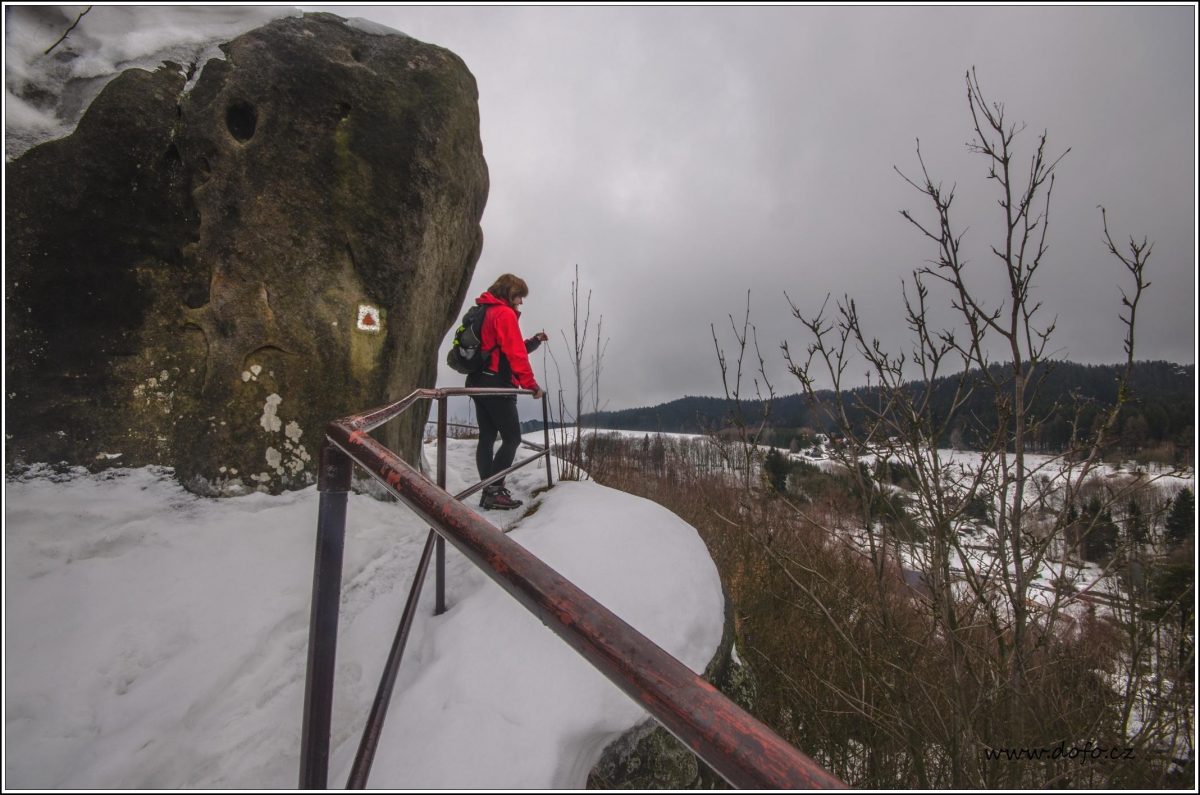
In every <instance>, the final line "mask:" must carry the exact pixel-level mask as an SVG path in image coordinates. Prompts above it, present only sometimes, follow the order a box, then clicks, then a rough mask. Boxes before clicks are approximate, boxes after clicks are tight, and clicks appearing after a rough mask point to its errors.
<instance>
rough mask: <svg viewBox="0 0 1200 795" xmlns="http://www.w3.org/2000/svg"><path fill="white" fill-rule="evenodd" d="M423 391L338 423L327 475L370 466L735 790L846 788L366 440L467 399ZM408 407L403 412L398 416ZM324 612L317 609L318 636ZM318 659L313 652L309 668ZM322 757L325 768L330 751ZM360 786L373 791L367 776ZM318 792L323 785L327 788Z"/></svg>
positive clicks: (330, 433) (314, 752)
mask: <svg viewBox="0 0 1200 795" xmlns="http://www.w3.org/2000/svg"><path fill="white" fill-rule="evenodd" d="M418 392H419V393H421V394H418V393H414V394H413V395H410V396H409V397H408V398H405V399H404V400H403V401H400V402H398V403H395V404H392V405H390V406H385V407H382V408H380V409H376V410H372V411H370V412H365V413H364V414H360V415H356V416H354V417H348V418H345V419H343V420H338V421H335V422H332V423H330V425H329V427H328V429H327V431H326V438H327V439H328V443H329V444H328V446H327V447H326V453H325V455H323V456H322V461H323V466H325V465H326V464H325V462H326V461H328V462H330V463H329V464H328V466H329V468H330V470H329V471H330V472H331V474H333V475H338V476H339V477H340V476H341V473H342V472H343V471H344V470H345V469H346V468H347V467H348V466H349V464H350V462H353V463H354V464H358V465H359V466H361V467H363V468H364V469H365V470H366V471H367V472H368V473H369V474H370V475H371V476H372V477H374V478H375V479H377V480H378V481H379V482H380V483H382V484H383V485H384V486H385V487H386V488H387V489H388V491H390V492H391V493H392V494H394V495H395V496H396V497H397V498H398V499H400V501H402V502H403V503H405V504H406V505H408V507H409V508H411V509H412V510H413V511H415V512H416V513H417V514H418V515H420V516H421V517H422V518H424V519H425V520H427V521H428V522H429V523H430V525H431V526H432V527H433V528H434V529H435V530H436V531H437V533H438V534H439V535H441V536H442V537H444V538H445V539H446V540H447V541H449V542H450V543H451V544H453V545H454V546H455V548H456V549H458V550H459V551H460V552H461V553H462V554H463V555H464V556H465V557H466V558H467V559H468V560H470V561H471V562H472V563H474V564H475V565H476V566H477V567H479V568H480V569H481V570H482V571H483V572H484V573H485V574H486V575H488V576H489V577H490V578H491V579H492V580H494V581H495V582H496V583H497V584H498V585H500V587H501V588H503V589H504V590H505V591H506V592H507V593H508V594H509V595H511V596H512V597H514V598H515V599H516V600H517V601H518V602H520V603H521V604H522V605H524V606H525V608H526V609H528V610H529V611H530V612H531V613H533V614H534V615H535V616H537V618H538V619H539V620H541V621H542V623H543V624H545V625H546V626H547V627H548V628H550V629H551V630H552V631H553V632H554V633H555V634H556V635H558V636H559V638H561V639H562V640H564V641H565V642H566V643H567V644H568V645H570V646H571V647H572V648H574V649H575V650H576V651H577V652H578V653H579V654H580V655H581V656H583V658H584V659H585V660H587V661H588V662H589V663H590V664H591V665H593V666H594V667H595V668H596V669H597V670H598V671H600V672H601V673H603V674H604V675H605V676H606V677H607V678H608V679H609V681H611V682H613V683H614V684H615V685H617V686H618V687H619V688H621V690H623V691H624V692H625V693H626V694H627V695H629V696H630V697H631V698H633V699H634V700H635V701H637V702H638V703H639V704H641V705H642V706H643V707H644V708H645V709H646V710H647V711H648V712H649V713H650V714H651V715H653V716H654V718H655V719H656V720H657V721H658V722H659V723H660V724H661V725H662V726H664V727H665V728H666V729H667V730H668V731H670V732H671V733H672V734H673V735H675V736H676V737H677V738H678V739H679V740H680V741H681V742H683V743H684V744H685V745H686V746H688V747H689V748H690V749H691V750H692V751H693V752H694V753H695V754H696V755H697V756H698V757H700V759H702V760H703V761H704V762H705V763H706V764H708V765H709V766H710V767H711V768H712V769H713V770H715V771H716V772H717V773H718V774H719V775H721V776H722V777H723V778H724V779H725V780H726V781H728V782H729V783H730V784H733V785H734V786H738V787H749V788H757V789H765V788H771V789H815V788H844V787H845V786H846V785H845V784H844V783H843V782H842V781H840V780H839V779H838V778H836V777H835V776H833V775H832V774H830V773H829V772H828V771H826V770H824V769H823V768H821V766H820V765H818V764H817V763H816V762H815V761H814V760H812V759H811V758H809V757H808V756H806V755H805V754H803V753H801V752H800V751H798V750H796V749H795V748H794V747H792V746H791V745H789V744H788V743H787V742H786V741H784V740H783V739H782V738H781V737H779V735H777V734H776V733H775V732H774V731H772V730H771V729H770V728H769V727H767V726H766V725H765V724H763V723H761V722H760V721H758V720H757V719H755V718H754V717H753V716H751V715H750V714H749V713H747V712H746V711H745V710H743V709H742V708H740V707H738V706H737V705H736V704H734V703H733V702H732V701H730V700H729V699H728V698H726V697H725V696H724V695H723V694H721V693H720V692H719V691H718V690H717V689H716V688H715V687H713V686H712V685H711V684H709V683H708V682H705V681H704V680H703V679H702V678H700V677H699V676H698V675H697V674H696V673H695V672H693V671H692V670H691V669H689V668H688V667H687V666H685V665H684V664H683V663H681V662H679V661H678V660H676V659H675V658H674V657H672V656H671V655H670V654H668V653H667V652H666V651H664V650H663V649H662V648H660V647H659V646H658V645H657V644H655V643H654V642H653V641H651V640H650V639H649V638H647V637H646V636H645V635H643V634H641V633H640V632H638V631H637V630H636V629H634V628H633V627H631V626H630V625H629V624H627V623H626V622H625V621H623V620H622V619H621V618H620V617H618V616H617V615H616V614H614V613H613V612H612V611H610V610H609V609H608V608H606V607H604V605H602V604H600V603H599V602H597V601H596V600H594V599H593V598H592V597H591V596H589V595H588V594H587V593H585V592H583V591H582V590H580V589H579V588H578V587H577V586H575V585H574V584H573V583H572V582H570V581H569V580H567V579H566V578H565V577H563V576H562V575H560V574H559V573H558V572H556V571H555V570H554V569H552V568H551V567H550V566H547V565H546V564H545V563H543V562H542V561H541V560H540V559H538V558H537V557H535V556H534V555H533V554H531V553H530V552H528V551H527V550H526V549H525V548H524V547H522V546H521V545H520V544H517V543H516V542H514V541H512V540H511V539H509V538H508V537H507V536H506V535H505V534H504V533H502V532H501V531H500V530H499V529H498V528H496V527H495V526H494V525H492V524H491V523H489V522H488V521H486V520H485V519H483V518H482V517H480V516H479V515H478V514H476V513H475V512H474V511H472V510H471V509H470V508H468V507H466V506H465V505H463V504H462V503H460V502H458V501H457V500H456V499H455V498H454V497H452V496H451V495H450V494H448V493H446V492H445V491H444V490H443V489H442V488H439V487H438V486H437V485H436V484H434V483H432V482H431V481H430V480H429V479H428V478H427V477H425V476H424V475H422V474H421V473H419V472H417V471H416V470H415V469H413V468H412V467H411V466H410V465H408V464H407V463H405V462H404V461H403V460H401V459H400V458H399V457H398V456H397V455H396V454H395V453H393V452H392V451H391V450H389V449H387V448H386V447H384V446H383V445H382V444H380V443H379V442H378V441H376V440H375V439H373V438H371V437H370V436H369V435H367V430H369V429H370V428H374V427H378V426H379V425H380V424H382V423H383V422H386V421H387V419H390V418H392V417H394V416H396V414H398V413H400V411H403V410H404V408H407V407H408V406H409V405H411V404H412V403H413V402H415V400H417V399H419V398H420V397H435V398H440V397H444V396H446V395H449V394H464V391H463V390H418ZM507 393H512V390H509V391H507ZM402 404H403V407H402V408H400V409H399V410H398V411H395V410H394V409H395V408H396V407H398V406H401V405H402ZM543 405H544V404H543ZM381 417H382V419H380V418H381ZM539 455H541V454H539ZM535 457H536V456H535ZM323 473H324V469H323ZM344 483H345V485H346V486H347V487H348V478H344ZM337 488H338V486H337V484H332V485H331V487H330V488H329V489H328V490H329V491H330V492H331V493H333V494H337V493H339V492H338V491H337ZM322 496H323V497H324V492H323V494H322ZM319 548H320V546H319ZM339 565H340V563H339ZM314 593H315V587H314ZM314 600H315V597H314ZM316 612H317V607H316V603H315V601H314V627H315V626H316V623H315V622H316V617H315V616H316ZM312 655H313V652H312V650H311V647H310V666H311V665H312V664H313V663H312V659H313V657H312ZM310 679H311V674H310ZM308 704H309V700H308V699H307V698H306V709H305V720H306V724H305V733H304V734H305V742H306V743H309V742H311V741H312V734H311V732H310V730H309V727H308V715H309V706H308ZM326 740H327V738H326ZM321 750H322V749H319V748H312V747H309V746H306V748H305V749H304V753H303V754H302V770H301V785H302V786H308V787H311V786H313V784H314V780H313V778H312V776H309V778H308V780H306V777H305V765H308V764H310V762H309V761H308V760H310V759H319V758H320V752H321ZM324 754H325V756H324V759H325V760H327V757H328V747H327V745H326V747H325V749H324ZM361 783H365V776H364V777H363V780H362V782H361ZM316 785H317V786H323V785H324V781H323V779H321V780H320V781H318V782H317V784H316Z"/></svg>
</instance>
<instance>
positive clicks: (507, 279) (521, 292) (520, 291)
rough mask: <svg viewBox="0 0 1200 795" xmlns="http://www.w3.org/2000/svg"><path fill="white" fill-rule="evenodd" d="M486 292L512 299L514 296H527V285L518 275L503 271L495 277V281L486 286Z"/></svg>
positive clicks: (508, 299) (507, 299)
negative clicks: (498, 276) (503, 272)
mask: <svg viewBox="0 0 1200 795" xmlns="http://www.w3.org/2000/svg"><path fill="white" fill-rule="evenodd" d="M488 292H489V293H491V294H492V295H494V296H496V297H497V298H500V299H503V300H505V301H512V300H513V299H514V298H525V297H526V296H528V295H529V285H527V284H526V283H525V280H524V279H522V278H520V277H519V276H513V275H512V274H511V273H505V274H502V275H501V276H500V278H499V279H496V282H495V283H494V284H493V285H492V286H491V287H489V288H488Z"/></svg>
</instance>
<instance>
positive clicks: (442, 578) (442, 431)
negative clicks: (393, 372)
mask: <svg viewBox="0 0 1200 795" xmlns="http://www.w3.org/2000/svg"><path fill="white" fill-rule="evenodd" d="M437 435H438V436H437V438H438V447H437V484H438V486H439V487H440V488H442V489H445V488H446V396H445V395H442V396H441V397H439V398H438V419H437ZM434 553H435V556H434V566H433V569H434V578H433V580H434V586H435V595H434V600H433V601H434V604H433V614H434V615H435V616H440V615H441V614H442V613H445V612H446V539H444V538H442V536H441V535H440V534H439V535H438V537H437V541H436V542H435V543H434Z"/></svg>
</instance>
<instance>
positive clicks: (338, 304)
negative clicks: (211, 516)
mask: <svg viewBox="0 0 1200 795" xmlns="http://www.w3.org/2000/svg"><path fill="white" fill-rule="evenodd" d="M222 50H224V51H225V53H226V55H227V58H226V59H225V60H217V59H214V60H211V61H209V62H208V63H207V64H205V65H203V71H202V72H201V73H200V74H199V77H198V80H196V82H195V84H194V86H193V87H191V88H190V90H186V91H185V88H186V87H187V81H188V77H189V76H188V75H187V74H185V70H184V69H182V68H179V67H177V66H176V65H174V64H165V65H164V66H163V67H162V68H160V69H159V70H158V71H155V72H153V73H151V72H147V71H143V70H137V69H131V70H128V71H126V72H124V73H122V74H121V75H120V76H119V77H117V78H116V79H114V80H113V81H112V82H111V83H110V84H109V85H108V86H107V87H106V88H105V89H104V90H103V91H102V92H101V93H100V95H99V96H98V97H97V98H96V100H95V101H94V102H93V103H92V105H91V106H90V107H89V108H88V110H87V112H86V113H85V114H84V116H83V117H82V119H81V120H80V122H79V125H78V127H77V129H76V130H75V132H74V133H73V134H71V135H70V136H68V137H66V138H63V139H60V140H57V141H51V142H48V143H45V144H42V145H41V146H37V147H34V148H33V149H31V150H29V151H28V152H26V153H25V154H24V155H23V156H21V157H20V158H19V159H17V160H15V161H14V162H12V163H11V164H9V166H8V168H7V178H8V194H7V216H6V217H7V224H8V228H7V245H8V252H7V260H6V265H7V271H6V273H7V275H6V280H7V281H6V289H7V301H6V305H5V313H6V318H7V323H8V329H7V354H8V358H7V362H6V367H7V376H8V386H7V390H6V391H7V394H6V405H7V410H8V424H7V429H6V430H7V433H8V435H9V439H8V451H9V452H8V459H9V463H12V462H14V461H18V460H25V461H60V460H63V461H67V462H69V463H73V464H87V463H90V462H95V461H97V460H99V461H105V460H111V459H112V458H113V457H114V456H116V455H118V454H119V455H120V458H119V459H116V460H118V461H119V462H120V463H122V464H127V465H141V464H148V463H158V464H164V465H169V466H174V467H175V468H176V472H177V474H178V476H179V477H180V480H181V481H183V482H184V483H185V485H187V486H188V487H189V488H191V489H193V490H195V491H198V492H201V493H210V494H211V493H223V494H235V493H240V492H242V491H246V490H250V489H259V490H267V491H271V492H278V491H280V490H283V489H287V488H296V487H301V486H303V485H306V484H308V483H311V482H313V480H314V476H315V463H316V459H317V449H318V447H319V445H320V441H321V438H322V436H323V433H322V431H323V428H324V426H325V424H326V423H328V421H329V420H331V419H334V418H336V417H340V416H344V415H346V414H349V413H352V412H355V411H359V410H362V409H366V408H370V407H373V406H377V405H380V404H383V403H386V402H388V401H390V400H395V399H398V398H400V397H403V396H404V395H405V394H407V393H408V392H410V391H412V390H413V389H415V388H418V387H421V386H430V385H432V384H433V381H434V379H435V377H436V372H437V369H436V365H437V353H438V352H437V346H438V345H439V344H440V343H441V341H442V339H443V338H444V336H445V334H446V332H447V330H448V329H449V328H450V325H451V324H452V323H453V322H454V320H455V318H456V316H457V314H458V311H459V308H460V306H461V304H462V302H463V299H464V297H465V293H466V289H467V285H468V283H469V281H470V279H471V275H472V272H473V270H474V267H475V263H476V261H477V260H478V258H479V253H480V248H481V245H482V234H481V231H480V227H479V220H480V217H481V215H482V213H483V207H484V203H485V201H486V197H487V189H488V179H487V168H486V165H485V163H484V159H483V154H482V147H481V144H480V139H479V115H478V104H477V100H478V94H477V90H476V85H475V80H474V78H473V77H472V76H471V74H470V72H469V71H468V70H467V68H466V67H465V66H464V64H463V63H462V61H461V60H460V59H459V58H458V57H456V56H455V55H454V54H453V53H451V52H449V51H447V50H444V49H441V48H439V47H435V46H432V45H429V44H425V43H422V42H419V41H416V40H414V39H411V38H409V37H407V36H404V35H402V34H395V35H387V34H384V33H381V32H372V33H367V32H364V31H363V30H360V29H358V28H356V27H352V26H350V25H348V24H346V22H345V20H342V19H340V18H339V17H336V16H333V15H330V14H305V15H303V17H292V18H285V19H280V20H276V21H275V22H272V23H270V24H268V25H265V26H263V27H261V28H258V29H256V30H253V31H250V32H249V33H246V34H244V35H242V36H239V37H238V38H236V39H234V40H233V41H231V42H229V43H228V44H227V45H225V46H223V47H222ZM424 419H425V418H424V416H421V412H416V411H414V412H412V413H411V414H410V416H408V417H407V418H405V419H404V420H403V421H401V422H400V423H392V424H391V425H390V426H385V428H384V429H381V430H380V431H379V432H378V433H379V434H380V438H381V439H382V441H384V443H385V444H388V445H389V446H392V447H393V449H398V450H399V451H400V452H401V453H402V454H404V455H406V457H409V459H410V460H412V456H413V455H414V454H415V451H416V450H417V446H418V444H419V437H420V432H421V427H422V426H423V424H424Z"/></svg>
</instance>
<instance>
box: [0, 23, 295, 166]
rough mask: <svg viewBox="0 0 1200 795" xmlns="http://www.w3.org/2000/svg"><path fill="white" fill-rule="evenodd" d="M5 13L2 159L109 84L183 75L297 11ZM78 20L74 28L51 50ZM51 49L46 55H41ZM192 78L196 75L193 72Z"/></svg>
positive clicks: (61, 127)
mask: <svg viewBox="0 0 1200 795" xmlns="http://www.w3.org/2000/svg"><path fill="white" fill-rule="evenodd" d="M87 8H88V6H86V5H80V6H10V7H8V8H6V9H5V31H4V50H5V74H4V101H5V108H4V113H5V119H4V121H5V155H6V159H8V160H12V159H13V158H15V157H19V156H20V155H21V154H22V153H24V152H25V151H26V150H27V149H29V148H30V147H33V146H36V145H37V144H40V143H42V142H44V141H48V140H51V139H54V138H61V137H63V136H65V135H68V134H70V132H71V131H72V130H73V129H74V128H75V124H76V122H78V121H79V117H80V116H81V115H82V114H83V111H84V109H86V108H87V106H88V105H90V104H91V101H92V99H94V98H95V96H96V95H97V94H99V93H100V90H101V89H102V88H104V86H105V85H107V84H108V82H109V81H110V80H112V78H114V77H116V76H117V75H118V74H120V73H121V72H123V71H124V70H126V69H131V68H141V69H146V70H148V71H154V70H155V69H157V68H158V67H159V66H161V65H162V64H163V62H164V61H171V62H173V63H176V64H179V65H180V66H181V67H182V68H184V69H188V68H189V67H190V66H191V65H192V64H197V65H198V66H203V65H204V64H205V62H207V61H208V60H209V59H212V58H218V59H223V58H224V57H225V56H224V54H223V53H222V52H221V50H220V49H219V48H218V45H219V44H222V43H224V42H227V41H229V40H231V39H234V38H236V37H237V36H239V35H240V34H242V33H245V32H246V31H248V30H253V29H254V28H257V27H259V26H261V25H264V24H266V23H267V22H270V21H271V20H272V19H278V18H279V17H285V16H298V15H299V14H300V11H299V10H298V9H295V8H288V7H286V6H240V5H227V6H146V5H140V6H109V5H95V6H92V7H91V10H90V11H87V13H86V14H85V15H84V16H83V17H80V16H79V15H80V14H81V13H82V12H84V11H85V10H86V9H87ZM77 19H78V25H76V26H75V28H74V30H71V32H70V34H69V35H68V36H67V38H66V39H64V40H63V41H62V42H61V43H59V44H58V45H57V46H54V48H53V49H50V48H51V46H52V45H54V44H55V42H56V41H58V39H59V37H61V36H62V35H63V33H65V32H66V31H67V30H68V28H70V27H71V25H72V23H74V22H75V21H76V20H77ZM48 49H50V52H49V53H47V52H46V50H48ZM197 71H198V70H197Z"/></svg>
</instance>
